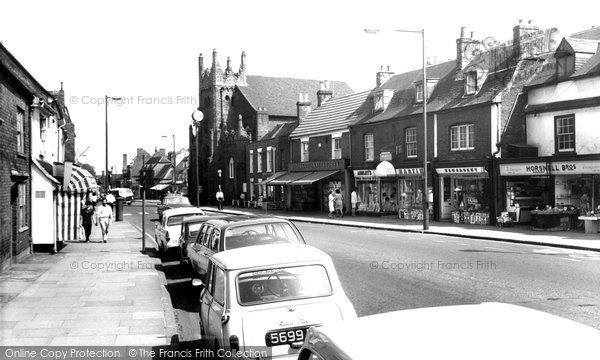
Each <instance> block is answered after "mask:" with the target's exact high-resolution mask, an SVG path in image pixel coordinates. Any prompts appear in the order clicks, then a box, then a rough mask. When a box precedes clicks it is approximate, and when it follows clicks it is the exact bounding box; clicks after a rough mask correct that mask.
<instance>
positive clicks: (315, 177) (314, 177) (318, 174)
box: [292, 170, 339, 185]
mask: <svg viewBox="0 0 600 360" xmlns="http://www.w3.org/2000/svg"><path fill="white" fill-rule="evenodd" d="M338 172H339V170H330V171H315V172H313V173H312V174H309V175H307V176H305V177H303V178H301V179H298V180H294V181H292V185H308V184H312V183H314V182H315V181H319V180H321V179H325V178H326V177H329V176H331V175H334V174H337V173H338Z"/></svg>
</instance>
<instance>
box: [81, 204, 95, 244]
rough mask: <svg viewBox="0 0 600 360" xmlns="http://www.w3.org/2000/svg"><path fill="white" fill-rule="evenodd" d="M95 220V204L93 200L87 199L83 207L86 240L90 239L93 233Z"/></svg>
mask: <svg viewBox="0 0 600 360" xmlns="http://www.w3.org/2000/svg"><path fill="white" fill-rule="evenodd" d="M93 221H94V205H92V201H91V200H86V202H85V204H84V205H83V206H82V207H81V225H82V226H83V231H84V233H85V242H89V241H90V234H91V233H92V222H93Z"/></svg>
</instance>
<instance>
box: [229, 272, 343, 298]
mask: <svg viewBox="0 0 600 360" xmlns="http://www.w3.org/2000/svg"><path fill="white" fill-rule="evenodd" d="M236 285H237V292H238V302H239V303H240V305H254V304H260V303H267V302H274V301H284V300H291V299H302V298H310V297H317V296H326V295H330V294H331V293H332V287H331V282H330V280H329V275H328V274H327V270H325V267H324V266H322V265H306V266H293V267H283V268H276V269H264V270H259V271H251V272H244V273H241V274H239V275H238V276H237V278H236Z"/></svg>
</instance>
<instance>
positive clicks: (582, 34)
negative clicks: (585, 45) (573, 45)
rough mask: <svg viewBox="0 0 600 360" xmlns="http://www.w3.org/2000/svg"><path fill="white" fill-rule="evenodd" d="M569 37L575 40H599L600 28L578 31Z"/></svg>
mask: <svg viewBox="0 0 600 360" xmlns="http://www.w3.org/2000/svg"><path fill="white" fill-rule="evenodd" d="M570 37H571V38H575V39H588V40H600V27H593V28H591V29H587V30H583V31H579V32H576V33H574V34H572V35H571V36H570Z"/></svg>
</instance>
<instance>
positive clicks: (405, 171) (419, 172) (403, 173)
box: [396, 168, 423, 176]
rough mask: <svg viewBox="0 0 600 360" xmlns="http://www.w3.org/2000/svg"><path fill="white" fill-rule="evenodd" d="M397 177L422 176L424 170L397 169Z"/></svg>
mask: <svg viewBox="0 0 600 360" xmlns="http://www.w3.org/2000/svg"><path fill="white" fill-rule="evenodd" d="M396 175H398V176H411V175H414V176H420V175H423V168H404V169H396Z"/></svg>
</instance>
